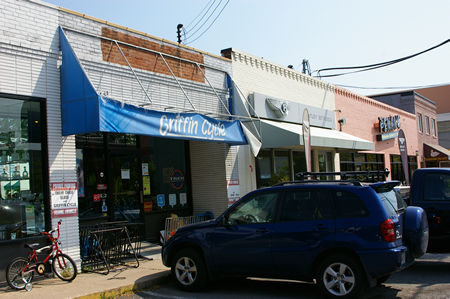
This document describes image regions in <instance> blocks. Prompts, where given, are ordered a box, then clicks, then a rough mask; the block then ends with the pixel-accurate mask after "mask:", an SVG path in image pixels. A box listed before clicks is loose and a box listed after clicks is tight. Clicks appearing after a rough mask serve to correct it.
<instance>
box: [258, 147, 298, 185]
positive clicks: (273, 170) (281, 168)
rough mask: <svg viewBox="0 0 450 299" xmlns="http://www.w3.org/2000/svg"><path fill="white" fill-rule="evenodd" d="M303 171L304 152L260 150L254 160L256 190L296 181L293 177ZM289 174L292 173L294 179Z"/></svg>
mask: <svg viewBox="0 0 450 299" xmlns="http://www.w3.org/2000/svg"><path fill="white" fill-rule="evenodd" d="M290 157H292V159H291V158H290ZM305 171H306V159H305V152H301V151H288V150H273V149H272V150H262V151H260V152H259V154H258V157H257V158H256V175H257V186H258V188H261V187H268V186H272V185H275V184H277V183H280V182H285V181H291V180H295V179H297V178H296V177H295V174H296V173H298V172H305ZM291 173H293V175H294V177H292V175H291Z"/></svg>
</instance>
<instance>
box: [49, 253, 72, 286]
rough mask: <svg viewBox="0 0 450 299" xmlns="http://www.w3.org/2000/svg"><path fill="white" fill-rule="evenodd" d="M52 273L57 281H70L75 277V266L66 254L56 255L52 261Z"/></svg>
mask: <svg viewBox="0 0 450 299" xmlns="http://www.w3.org/2000/svg"><path fill="white" fill-rule="evenodd" d="M52 268H53V273H55V274H56V276H58V278H59V279H61V280H64V281H72V280H74V279H75V277H77V265H75V262H74V261H73V260H72V258H71V257H70V256H68V255H67V254H64V253H62V254H58V255H57V256H55V258H54V259H53V261H52Z"/></svg>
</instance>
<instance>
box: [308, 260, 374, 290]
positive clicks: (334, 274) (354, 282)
mask: <svg viewBox="0 0 450 299" xmlns="http://www.w3.org/2000/svg"><path fill="white" fill-rule="evenodd" d="M316 279H317V284H318V286H319V288H320V290H321V292H322V293H323V294H324V296H325V297H327V298H358V296H359V295H360V294H361V293H362V291H363V290H364V289H365V288H366V286H367V280H366V276H365V275H364V271H363V269H362V268H361V265H360V264H359V262H358V261H356V260H355V259H354V258H351V257H349V256H346V255H343V254H334V255H331V256H328V257H325V258H324V259H323V261H322V262H321V263H320V264H319V266H318V268H317V273H316ZM333 282H334V283H333Z"/></svg>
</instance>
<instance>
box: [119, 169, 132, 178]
mask: <svg viewBox="0 0 450 299" xmlns="http://www.w3.org/2000/svg"><path fill="white" fill-rule="evenodd" d="M120 175H121V177H122V180H129V179H130V170H129V169H121V170H120Z"/></svg>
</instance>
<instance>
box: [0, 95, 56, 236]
mask: <svg viewBox="0 0 450 299" xmlns="http://www.w3.org/2000/svg"><path fill="white" fill-rule="evenodd" d="M0 98H4V99H10V100H20V101H25V102H27V101H28V102H35V103H38V104H39V122H40V139H41V140H40V144H41V150H40V151H41V155H40V158H41V167H42V186H43V190H42V194H43V205H44V211H43V217H44V227H45V230H46V231H48V230H49V229H50V228H51V225H52V224H51V221H52V220H51V210H50V188H49V162H48V133H47V128H48V124H47V113H48V112H47V99H46V98H41V97H31V96H24V95H18V94H10V93H3V92H0ZM29 173H30V176H31V171H29ZM39 235H40V234H34V235H29V236H25V237H22V238H17V239H15V240H12V239H5V240H0V244H2V243H8V242H15V241H20V240H27V239H33V238H36V237H37V236H39Z"/></svg>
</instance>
